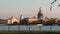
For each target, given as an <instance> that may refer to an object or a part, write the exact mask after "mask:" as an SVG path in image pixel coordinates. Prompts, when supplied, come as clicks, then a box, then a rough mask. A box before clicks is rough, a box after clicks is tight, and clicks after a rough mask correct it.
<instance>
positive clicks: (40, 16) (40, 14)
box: [37, 8, 43, 19]
mask: <svg viewBox="0 0 60 34" xmlns="http://www.w3.org/2000/svg"><path fill="white" fill-rule="evenodd" d="M37 18H38V19H41V18H43V14H42V12H41V8H40V9H39V12H38V14H37Z"/></svg>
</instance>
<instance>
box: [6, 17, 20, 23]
mask: <svg viewBox="0 0 60 34" xmlns="http://www.w3.org/2000/svg"><path fill="white" fill-rule="evenodd" d="M7 21H8V24H14V22H17V23H19V20H18V19H16V18H14V17H11V18H9V19H8V20H7Z"/></svg>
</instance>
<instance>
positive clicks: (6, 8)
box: [0, 0, 60, 18]
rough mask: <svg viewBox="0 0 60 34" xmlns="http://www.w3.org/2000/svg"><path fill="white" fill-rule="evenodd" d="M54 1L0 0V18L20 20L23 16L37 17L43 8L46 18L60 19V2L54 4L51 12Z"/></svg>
mask: <svg viewBox="0 0 60 34" xmlns="http://www.w3.org/2000/svg"><path fill="white" fill-rule="evenodd" d="M53 1H54V0H0V18H10V17H12V16H13V17H16V18H19V17H20V15H21V14H23V16H24V17H33V16H37V13H38V11H39V8H40V7H41V8H42V12H43V13H44V16H47V17H54V18H56V17H58V18H59V17H60V7H58V5H59V4H60V0H57V2H55V3H54V4H53V10H52V11H50V10H49V7H50V3H51V2H53Z"/></svg>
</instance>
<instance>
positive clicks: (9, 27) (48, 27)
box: [0, 26, 60, 30]
mask: <svg viewBox="0 0 60 34" xmlns="http://www.w3.org/2000/svg"><path fill="white" fill-rule="evenodd" d="M8 29H9V30H51V29H52V30H60V26H0V30H8Z"/></svg>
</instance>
